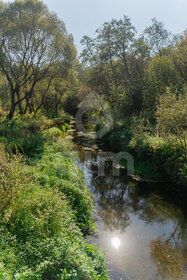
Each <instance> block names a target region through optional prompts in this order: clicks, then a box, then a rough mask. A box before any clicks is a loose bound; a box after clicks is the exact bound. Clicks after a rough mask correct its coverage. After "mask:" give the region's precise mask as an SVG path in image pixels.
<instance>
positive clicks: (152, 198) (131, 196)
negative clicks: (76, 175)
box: [91, 172, 186, 236]
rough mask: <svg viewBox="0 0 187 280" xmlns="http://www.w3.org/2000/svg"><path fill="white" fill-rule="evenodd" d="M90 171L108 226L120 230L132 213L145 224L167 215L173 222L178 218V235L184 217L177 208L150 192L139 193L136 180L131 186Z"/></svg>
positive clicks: (105, 222)
mask: <svg viewBox="0 0 187 280" xmlns="http://www.w3.org/2000/svg"><path fill="white" fill-rule="evenodd" d="M93 175H94V177H95V178H96V179H93V180H92V182H91V188H92V192H93V194H94V195H95V197H96V200H97V204H98V206H99V212H100V215H101V216H102V218H103V222H104V224H105V226H106V227H107V228H108V229H110V230H121V231H124V230H125V228H126V227H127V226H129V225H130V216H131V214H133V215H138V217H139V218H140V219H142V220H143V221H145V222H146V223H148V224H151V223H155V222H156V223H162V222H165V221H166V220H168V219H169V220H171V221H172V222H173V223H174V224H175V222H178V223H179V228H180V230H181V232H180V234H181V236H182V231H184V230H185V226H186V221H185V219H184V215H183V213H182V211H181V210H180V209H179V208H177V207H175V206H174V205H172V204H170V203H167V202H166V201H164V200H163V199H162V198H161V197H160V196H159V195H156V194H154V193H146V191H145V192H143V193H140V187H139V185H138V184H136V183H135V184H134V185H133V186H131V185H129V184H128V182H125V179H123V178H121V177H112V176H110V175H106V176H105V177H97V174H94V172H93Z"/></svg>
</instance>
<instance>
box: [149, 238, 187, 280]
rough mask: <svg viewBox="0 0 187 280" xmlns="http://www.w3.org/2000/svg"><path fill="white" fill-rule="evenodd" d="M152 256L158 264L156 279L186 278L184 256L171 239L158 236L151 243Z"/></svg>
mask: <svg viewBox="0 0 187 280" xmlns="http://www.w3.org/2000/svg"><path fill="white" fill-rule="evenodd" d="M150 248H151V257H152V259H153V260H154V262H155V264H156V265H157V275H156V277H155V279H170V280H185V272H184V267H183V262H184V260H183V258H182V255H181V254H180V250H179V248H178V247H177V245H173V244H172V242H171V239H167V240H165V241H164V240H162V239H161V238H158V239H156V240H154V241H152V242H151V243H150Z"/></svg>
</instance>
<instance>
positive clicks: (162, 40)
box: [143, 18, 171, 56]
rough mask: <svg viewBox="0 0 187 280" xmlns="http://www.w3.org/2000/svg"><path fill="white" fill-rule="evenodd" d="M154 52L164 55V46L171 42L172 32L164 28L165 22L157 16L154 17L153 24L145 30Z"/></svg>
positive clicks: (144, 33) (146, 37)
mask: <svg viewBox="0 0 187 280" xmlns="http://www.w3.org/2000/svg"><path fill="white" fill-rule="evenodd" d="M143 35H144V36H145V39H146V40H147V43H148V45H149V47H150V50H151V53H152V54H159V55H160V56H161V55H162V50H163V48H167V47H168V46H169V45H170V44H171V33H170V32H168V31H167V30H166V29H165V28H164V24H163V23H162V22H161V21H158V20H157V19H156V18H153V19H152V25H151V26H149V27H146V29H145V30H144V32H143Z"/></svg>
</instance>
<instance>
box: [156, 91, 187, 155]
mask: <svg viewBox="0 0 187 280" xmlns="http://www.w3.org/2000/svg"><path fill="white" fill-rule="evenodd" d="M156 120H157V130H158V132H159V133H160V134H161V135H164V136H167V137H168V136H173V137H177V138H178V139H179V141H180V144H181V147H182V148H183V150H184V155H186V152H187V94H185V95H179V96H178V97H177V96H176V95H175V94H171V93H168V94H167V95H165V96H164V95H163V96H161V97H160V103H159V106H158V107H157V111H156Z"/></svg>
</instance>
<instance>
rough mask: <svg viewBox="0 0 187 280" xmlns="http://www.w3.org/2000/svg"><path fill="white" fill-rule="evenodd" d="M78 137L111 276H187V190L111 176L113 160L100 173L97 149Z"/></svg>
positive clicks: (132, 279)
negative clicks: (177, 189)
mask: <svg viewBox="0 0 187 280" xmlns="http://www.w3.org/2000/svg"><path fill="white" fill-rule="evenodd" d="M86 145H87V144H85V143H84V142H82V141H79V157H80V162H79V165H80V166H81V168H83V169H84V172H85V175H86V178H87V182H88V184H89V187H90V190H91V192H92V194H93V195H94V201H95V209H96V215H95V216H96V224H97V227H98V236H97V237H92V238H91V241H92V242H94V243H96V244H97V245H98V246H100V247H101V249H102V250H103V251H104V252H105V253H106V260H107V262H108V266H109V274H110V279H113V280H162V279H164V280H186V279H187V218H186V217H187V213H186V203H187V201H186V200H185V197H184V196H185V194H184V193H181V192H176V191H175V189H174V187H173V186H172V185H170V184H161V183H145V182H144V183H143V182H136V181H134V180H133V179H132V178H130V177H128V176H127V175H126V172H125V170H124V169H122V170H121V172H120V176H118V177H113V176H112V166H111V165H110V164H109V163H108V166H107V167H106V170H105V176H103V177H98V168H99V166H98V165H99V162H98V153H97V152H92V153H90V156H88V152H87V151H84V149H85V146H86Z"/></svg>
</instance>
